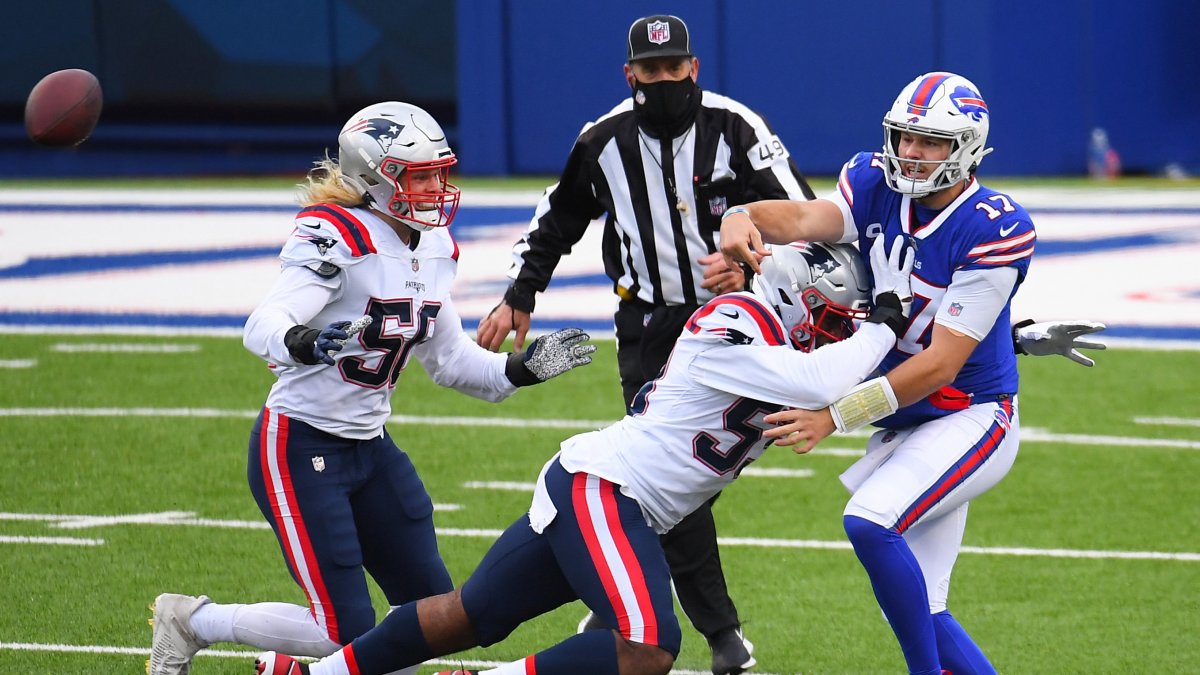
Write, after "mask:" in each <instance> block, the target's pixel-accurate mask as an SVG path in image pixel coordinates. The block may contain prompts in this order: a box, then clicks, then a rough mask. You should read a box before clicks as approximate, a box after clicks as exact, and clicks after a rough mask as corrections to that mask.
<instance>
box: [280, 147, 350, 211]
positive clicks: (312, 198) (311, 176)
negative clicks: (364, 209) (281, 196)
mask: <svg viewBox="0 0 1200 675" xmlns="http://www.w3.org/2000/svg"><path fill="white" fill-rule="evenodd" d="M296 201H297V202H299V203H300V205H301V206H312V205H313V204H337V205H338V206H346V207H354V206H362V205H363V204H365V203H367V200H366V198H365V197H363V195H362V194H361V193H360V192H359V191H358V190H357V189H356V188H355V187H354V186H352V185H350V184H349V183H347V182H346V181H345V180H344V179H343V178H342V169H341V167H340V166H339V165H338V162H337V160H336V159H333V158H332V157H330V156H329V153H328V152H326V153H325V159H322V160H320V161H318V162H314V163H313V168H312V169H311V170H309V172H308V176H307V177H306V179H305V182H303V183H300V184H299V185H297V186H296Z"/></svg>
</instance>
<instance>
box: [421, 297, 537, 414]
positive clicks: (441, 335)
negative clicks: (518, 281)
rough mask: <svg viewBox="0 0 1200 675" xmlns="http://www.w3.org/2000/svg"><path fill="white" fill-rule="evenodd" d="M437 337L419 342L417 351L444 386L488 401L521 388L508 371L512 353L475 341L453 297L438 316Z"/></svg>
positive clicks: (498, 399)
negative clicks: (453, 301) (481, 344)
mask: <svg viewBox="0 0 1200 675" xmlns="http://www.w3.org/2000/svg"><path fill="white" fill-rule="evenodd" d="M436 321H437V330H435V331H434V332H433V337H432V338H430V339H429V340H427V341H426V342H423V343H421V344H420V345H417V347H416V348H414V350H413V354H414V355H415V356H416V357H417V360H418V361H420V362H421V365H422V366H423V367H424V368H425V370H426V372H428V373H429V377H430V378H432V379H433V381H434V382H435V383H437V384H438V385H439V386H442V387H448V388H450V389H454V390H456V391H459V392H462V393H464V394H466V395H468V396H471V397H474V398H478V399H483V400H485V401H492V402H496V401H502V400H504V399H506V398H508V397H509V396H511V395H512V393H513V392H515V391H516V390H517V387H516V385H514V384H513V383H512V382H510V381H509V379H508V377H507V376H506V375H505V374H504V366H505V363H507V361H508V354H507V353H502V354H496V353H494V352H490V351H488V350H486V349H484V348H483V347H480V346H479V345H477V344H475V341H474V340H472V339H471V338H470V337H469V336H468V335H467V334H466V332H465V331H463V327H462V319H461V318H460V317H459V315H458V311H457V310H456V309H454V304H453V303H452V302H451V301H450V299H449V298H446V300H445V301H444V302H443V303H442V308H441V310H440V311H439V312H438V315H437V319H436Z"/></svg>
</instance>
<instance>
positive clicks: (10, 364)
mask: <svg viewBox="0 0 1200 675" xmlns="http://www.w3.org/2000/svg"><path fill="white" fill-rule="evenodd" d="M36 365H37V359H3V360H0V368H32V367H34V366H36Z"/></svg>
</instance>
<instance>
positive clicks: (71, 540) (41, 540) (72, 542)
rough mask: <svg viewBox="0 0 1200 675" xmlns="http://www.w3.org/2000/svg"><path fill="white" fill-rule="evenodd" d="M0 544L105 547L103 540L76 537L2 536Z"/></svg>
mask: <svg viewBox="0 0 1200 675" xmlns="http://www.w3.org/2000/svg"><path fill="white" fill-rule="evenodd" d="M0 544H52V545H57V546H103V545H104V540H103V539H77V538H75V537H10V536H0Z"/></svg>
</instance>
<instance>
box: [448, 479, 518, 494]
mask: <svg viewBox="0 0 1200 675" xmlns="http://www.w3.org/2000/svg"><path fill="white" fill-rule="evenodd" d="M462 485H463V487H465V488H467V489H468V490H508V491H510V492H533V489H534V487H536V486H535V484H534V483H518V482H516V481H505V480H469V481H467V482H465V483H463V484H462Z"/></svg>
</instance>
